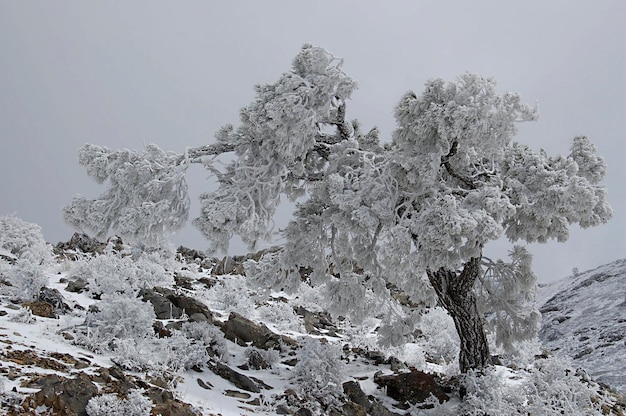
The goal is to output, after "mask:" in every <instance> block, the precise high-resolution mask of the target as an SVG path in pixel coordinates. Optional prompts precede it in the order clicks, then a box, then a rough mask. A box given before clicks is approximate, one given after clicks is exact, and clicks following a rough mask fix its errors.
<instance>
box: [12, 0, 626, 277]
mask: <svg viewBox="0 0 626 416" xmlns="http://www.w3.org/2000/svg"><path fill="white" fill-rule="evenodd" d="M624 16H626V2H625V1H623V0H615V1H604V0H601V1H572V0H568V1H555V0H552V1H543V0H542V1H517V2H504V1H499V0H498V1H471V2H470V1H415V0H413V1H394V2H382V1H368V2H364V1H310V2H299V1H282V2H278V1H223V2H216V1H185V2H171V1H167V2H166V1H131V2H122V1H112V2H85V1H55V2H47V1H0V214H15V215H17V216H19V217H21V218H23V219H24V220H26V221H30V222H35V223H38V224H39V225H40V226H41V227H42V228H43V231H44V235H45V237H46V239H47V240H48V241H50V242H53V243H56V242H58V241H61V240H67V239H69V237H70V236H71V234H72V232H73V231H72V230H71V229H70V228H69V227H68V226H67V225H65V224H64V223H63V220H62V216H61V208H62V207H63V206H64V205H67V204H68V203H69V202H70V200H71V198H72V195H74V194H76V193H80V194H83V195H86V196H88V197H95V196H97V195H98V194H100V193H102V192H104V190H105V188H104V186H101V185H97V184H95V183H94V182H92V181H91V180H90V179H89V178H88V177H87V175H86V174H85V172H84V170H83V169H82V168H81V167H80V166H79V165H78V163H77V151H78V149H79V148H80V147H81V146H82V145H83V144H84V143H87V142H89V143H95V144H100V145H104V146H107V147H111V148H122V147H123V148H130V149H140V148H142V147H143V146H144V144H147V143H156V144H158V145H159V146H161V147H162V148H164V149H166V150H173V151H179V152H181V151H183V150H184V149H185V147H187V146H198V145H202V144H206V143H211V142H213V140H214V139H213V134H214V133H215V131H217V129H219V127H221V126H222V125H224V124H226V123H233V124H237V121H238V113H239V109H240V108H241V107H243V106H245V105H246V104H248V103H249V102H250V101H251V99H252V98H253V93H254V91H253V86H254V85H255V84H262V83H271V82H274V81H276V80H277V79H278V77H279V76H280V74H281V73H283V72H285V71H287V70H288V69H290V65H291V60H292V58H293V57H294V56H295V55H296V54H297V53H298V51H299V49H300V47H301V46H302V44H304V43H307V42H309V43H313V44H316V45H320V46H324V47H325V48H326V49H328V50H329V51H331V52H333V53H334V54H335V55H336V56H340V57H343V58H344V60H345V63H344V70H345V71H346V72H347V73H348V74H349V75H351V76H352V77H354V78H356V79H357V80H359V90H358V91H357V92H356V93H355V94H354V95H353V99H352V101H351V102H350V103H349V104H348V105H349V106H348V118H350V119H352V118H358V119H359V120H360V122H361V124H362V125H363V126H364V129H369V128H371V127H373V126H378V127H379V129H380V130H381V132H382V135H381V136H382V138H383V139H388V138H389V137H390V135H391V132H392V131H393V129H394V120H393V116H392V114H393V108H394V106H395V104H396V103H397V102H398V100H399V99H400V96H401V95H402V94H403V93H404V92H406V91H408V90H415V91H416V92H418V93H419V92H421V90H422V86H423V85H424V82H425V81H426V80H428V79H430V78H436V77H441V78H444V79H454V78H455V77H456V76H458V75H460V74H463V73H464V72H467V71H469V72H476V73H479V74H481V75H487V76H493V77H494V78H495V79H496V80H497V81H498V88H499V89H500V91H502V92H504V91H514V92H517V93H520V94H521V95H522V97H523V99H524V100H525V101H527V102H529V103H535V102H538V104H539V110H540V113H541V115H540V118H539V121H537V122H535V123H532V124H523V125H520V126H519V128H520V131H519V134H518V136H517V140H518V141H520V142H523V143H526V144H529V145H530V146H532V147H534V148H536V149H538V148H544V149H546V150H547V151H548V153H550V154H555V153H565V154H567V153H568V149H569V143H570V140H571V139H572V138H573V137H574V136H576V135H587V136H589V137H590V138H591V139H592V141H594V143H595V144H596V145H597V146H598V149H599V152H600V153H601V154H602V155H603V156H604V157H605V159H606V161H607V163H608V175H607V180H606V184H607V186H608V189H609V201H610V202H611V204H612V206H613V209H614V211H615V213H614V218H613V220H612V221H611V222H610V223H609V224H607V225H605V226H601V227H597V228H594V229H589V230H578V229H577V228H574V229H573V230H572V235H571V238H570V240H569V241H568V242H566V243H561V244H557V243H550V244H544V245H532V246H531V251H532V252H533V253H534V255H535V269H536V271H537V274H538V275H539V278H540V280H541V281H549V280H553V279H556V278H561V277H564V276H566V275H568V274H570V273H571V270H572V268H574V267H577V268H579V269H580V270H581V271H582V270H586V269H588V268H592V267H596V266H599V265H601V264H605V263H608V262H610V261H613V260H616V259H619V258H624V257H626V249H625V247H626V244H625V243H626V237H625V236H624V234H625V231H626V213H625V209H624V206H625V199H626V194H625V192H624V188H625V186H624V181H625V180H626V168H625V165H626V160H625V156H626V151H625V149H626V144H625V139H626V135H625V133H626V128H625V126H624V122H625V121H626V106H625V100H624V97H625V96H626V89H625V82H624V81H625V76H626V75H625V74H626V71H625V65H624V59H625V56H626V53H625V52H626V47H625V42H626V25H625V24H624ZM190 173H191V175H190V191H191V194H192V202H193V205H192V210H193V212H192V217H195V216H197V214H198V212H199V211H198V210H199V208H198V206H199V204H198V202H197V195H198V194H199V193H200V192H202V191H206V190H207V189H211V184H210V183H209V182H207V181H206V180H205V177H206V176H207V175H206V174H205V172H203V171H202V170H201V169H200V168H198V169H195V170H192V171H191V172H190ZM174 239H175V242H176V243H177V244H184V245H187V246H191V247H194V248H202V249H203V248H206V246H207V244H206V243H205V242H204V240H203V239H202V237H201V235H200V233H199V232H197V231H196V230H194V229H193V228H192V227H187V228H186V229H184V230H183V231H181V232H180V233H179V234H178V235H176V236H175V237H174ZM507 247H508V246H507V245H506V244H494V245H492V246H490V247H488V252H487V253H486V254H488V255H489V254H491V255H494V256H498V255H501V254H503V253H506V249H507ZM233 251H234V252H242V251H244V248H243V247H241V246H240V245H238V244H235V245H234V246H233Z"/></svg>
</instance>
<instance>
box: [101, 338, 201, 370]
mask: <svg viewBox="0 0 626 416" xmlns="http://www.w3.org/2000/svg"><path fill="white" fill-rule="evenodd" d="M112 360H113V361H114V362H115V363H116V364H117V365H119V366H120V367H122V368H124V369H126V370H130V371H149V370H157V371H162V370H167V371H174V372H177V371H180V370H188V369H190V368H193V367H201V366H203V365H205V364H206V362H207V361H208V354H207V351H206V347H204V345H202V344H200V343H198V342H195V341H193V340H190V339H188V338H186V337H184V336H183V335H182V334H180V333H174V334H173V335H172V336H171V337H168V338H137V339H131V338H126V339H120V340H116V345H115V357H113V359H112Z"/></svg>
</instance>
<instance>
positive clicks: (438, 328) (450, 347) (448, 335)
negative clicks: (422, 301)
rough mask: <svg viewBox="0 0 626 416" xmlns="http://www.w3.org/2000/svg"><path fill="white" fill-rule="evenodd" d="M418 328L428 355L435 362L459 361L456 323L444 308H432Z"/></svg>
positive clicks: (423, 317)
mask: <svg viewBox="0 0 626 416" xmlns="http://www.w3.org/2000/svg"><path fill="white" fill-rule="evenodd" d="M418 328H419V330H420V332H421V334H422V337H423V341H424V349H425V350H426V353H427V354H428V355H429V356H430V357H431V358H432V359H434V360H435V361H438V362H442V361H443V362H444V363H451V362H453V361H456V360H458V356H459V336H458V335H457V333H456V329H455V327H454V322H453V321H452V318H451V317H450V315H448V314H447V313H446V311H445V310H444V309H443V308H438V307H437V308H431V309H429V310H428V312H426V313H425V314H424V315H423V316H422V317H421V319H420V321H419V324H418Z"/></svg>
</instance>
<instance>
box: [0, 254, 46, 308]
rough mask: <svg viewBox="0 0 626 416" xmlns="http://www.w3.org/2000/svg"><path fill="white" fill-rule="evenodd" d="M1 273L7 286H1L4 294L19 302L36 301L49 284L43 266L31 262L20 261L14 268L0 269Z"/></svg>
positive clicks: (0, 288)
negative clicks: (40, 292) (42, 289)
mask: <svg viewBox="0 0 626 416" xmlns="http://www.w3.org/2000/svg"><path fill="white" fill-rule="evenodd" d="M2 269H4V270H2ZM0 271H1V272H2V276H3V277H4V280H5V284H3V285H0V290H1V292H2V294H5V295H8V296H10V297H11V298H12V299H13V300H15V301H18V302H26V301H31V300H34V299H36V298H37V296H39V291H40V290H41V288H42V287H44V286H46V284H48V279H47V278H46V277H45V276H44V274H43V271H42V269H41V266H38V265H36V264H34V263H31V262H30V261H29V260H25V259H19V260H17V261H16V262H15V264H14V265H12V266H6V267H3V268H0ZM6 283H8V284H6Z"/></svg>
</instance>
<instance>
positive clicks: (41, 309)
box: [22, 300, 57, 318]
mask: <svg viewBox="0 0 626 416" xmlns="http://www.w3.org/2000/svg"><path fill="white" fill-rule="evenodd" d="M22 306H24V307H25V308H28V309H30V311H31V312H32V314H33V315H37V316H41V317H43V318H56V317H57V315H56V313H55V312H54V306H52V305H51V304H49V303H48V302H43V301H41V300H34V301H32V302H24V303H23V304H22Z"/></svg>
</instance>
